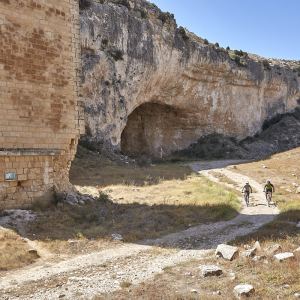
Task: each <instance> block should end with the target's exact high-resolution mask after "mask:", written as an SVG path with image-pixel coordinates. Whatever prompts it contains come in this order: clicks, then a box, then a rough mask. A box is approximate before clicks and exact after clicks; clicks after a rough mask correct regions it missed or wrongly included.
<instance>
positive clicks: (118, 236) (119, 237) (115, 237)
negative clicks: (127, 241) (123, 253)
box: [111, 233, 123, 241]
mask: <svg viewBox="0 0 300 300" xmlns="http://www.w3.org/2000/svg"><path fill="white" fill-rule="evenodd" d="M111 237H112V239H113V240H114V241H123V236H122V235H121V234H119V233H113V234H112V235H111Z"/></svg>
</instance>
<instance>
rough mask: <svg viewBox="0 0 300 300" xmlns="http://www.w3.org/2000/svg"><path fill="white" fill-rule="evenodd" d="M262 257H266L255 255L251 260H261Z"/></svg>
mask: <svg viewBox="0 0 300 300" xmlns="http://www.w3.org/2000/svg"><path fill="white" fill-rule="evenodd" d="M263 259H266V257H265V256H264V255H255V256H254V257H253V258H252V260H253V261H260V260H263Z"/></svg>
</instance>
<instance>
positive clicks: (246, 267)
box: [95, 239, 300, 300]
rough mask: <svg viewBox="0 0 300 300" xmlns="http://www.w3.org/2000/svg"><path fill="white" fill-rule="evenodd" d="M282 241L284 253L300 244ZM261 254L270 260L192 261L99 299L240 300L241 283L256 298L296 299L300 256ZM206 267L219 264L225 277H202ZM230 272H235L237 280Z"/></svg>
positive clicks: (290, 240)
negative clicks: (236, 291) (237, 289)
mask: <svg viewBox="0 0 300 300" xmlns="http://www.w3.org/2000/svg"><path fill="white" fill-rule="evenodd" d="M278 242H279V243H280V244H281V245H282V247H283V251H288V250H289V251H290V250H292V249H295V247H297V245H299V244H297V243H296V242H295V240H292V239H287V240H279V241H278ZM271 244H273V242H264V243H262V246H263V249H264V247H267V246H270V245H271ZM240 250H241V251H242V250H243V248H240ZM258 254H260V255H266V258H265V259H264V260H262V261H257V262H255V261H253V260H252V259H246V258H242V257H239V258H237V259H236V260H234V261H233V262H228V261H225V260H222V259H218V258H216V257H214V256H212V257H210V258H206V259H204V260H199V261H191V262H188V263H185V264H182V265H178V266H175V267H171V268H166V269H165V270H164V273H162V274H158V275H156V276H155V278H154V279H153V280H151V281H148V282H145V283H142V284H140V285H136V286H131V287H130V289H123V290H121V291H117V292H115V293H113V294H112V295H99V297H97V298H95V299H97V300H100V299H118V300H123V299H124V300H125V299H143V300H144V299H146V300H148V299H149V300H150V299H153V300H156V299H157V300H158V299H178V300H179V299H236V298H235V297H234V295H233V288H234V287H235V286H236V285H238V284H240V283H249V284H252V285H253V286H254V287H255V295H254V297H253V298H254V299H272V300H273V299H294V296H293V294H294V293H296V292H298V291H299V290H300V268H299V263H300V254H298V255H296V259H295V260H291V261H287V262H282V263H279V262H276V261H274V259H273V258H272V256H269V255H267V254H266V252H265V251H264V250H263V251H262V252H260V253H258ZM203 264H217V265H219V266H221V267H222V269H223V271H224V274H223V275H222V276H220V277H218V278H217V279H216V278H211V277H208V278H202V276H201V274H200V270H199V266H200V265H203ZM230 273H234V274H235V278H232V276H231V275H230ZM285 285H289V287H284V286H285ZM194 290H196V291H197V293H195V292H193V291H194ZM216 291H220V292H221V295H220V296H219V295H214V294H213V293H214V292H216Z"/></svg>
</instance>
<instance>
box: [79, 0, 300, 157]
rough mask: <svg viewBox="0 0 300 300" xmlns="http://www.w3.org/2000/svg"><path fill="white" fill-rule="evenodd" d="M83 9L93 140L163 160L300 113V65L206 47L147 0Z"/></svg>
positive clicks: (110, 0)
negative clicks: (210, 139)
mask: <svg viewBox="0 0 300 300" xmlns="http://www.w3.org/2000/svg"><path fill="white" fill-rule="evenodd" d="M81 8H82V9H81V43H82V60H83V74H82V82H83V91H82V93H83V98H84V101H85V119H86V137H85V140H86V141H89V142H92V143H94V144H98V145H102V146H106V147H110V148H111V149H115V150H120V149H121V150H122V151H123V152H124V153H128V154H132V155H136V154H143V153H144V154H148V155H153V156H159V157H162V156H165V155H168V154H170V153H171V152H173V151H175V150H180V149H184V148H187V147H188V146H189V145H190V144H191V143H193V142H195V141H197V140H198V139H199V138H200V137H202V136H205V135H208V134H212V133H217V134H222V135H225V136H232V137H236V138H237V139H242V138H245V137H247V136H252V135H254V134H255V133H257V132H258V131H260V129H261V127H262V124H263V123H264V121H265V120H266V119H270V118H272V117H274V116H275V115H277V114H282V113H285V112H289V111H292V110H293V109H294V108H295V107H296V106H298V105H299V102H300V100H299V99H300V74H299V65H298V63H299V62H289V61H276V60H264V59H261V58H259V57H257V56H254V55H248V54H247V53H244V52H239V51H236V52H234V51H231V50H225V49H223V48H220V47H219V46H218V45H212V44H209V43H207V41H206V40H203V39H201V38H199V37H197V36H195V35H194V34H192V33H190V32H188V31H187V30H185V29H183V28H181V27H179V28H178V27H177V24H176V21H175V19H174V17H173V16H172V15H171V14H168V13H162V12H161V11H160V10H159V9H158V8H157V7H156V6H155V5H153V4H151V3H149V2H146V1H143V0H136V1H127V0H101V1H92V0H85V1H83V2H82V7H81Z"/></svg>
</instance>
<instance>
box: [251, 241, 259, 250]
mask: <svg viewBox="0 0 300 300" xmlns="http://www.w3.org/2000/svg"><path fill="white" fill-rule="evenodd" d="M253 248H255V249H256V250H257V251H261V246H260V243H259V241H256V242H255V243H254V246H253Z"/></svg>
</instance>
